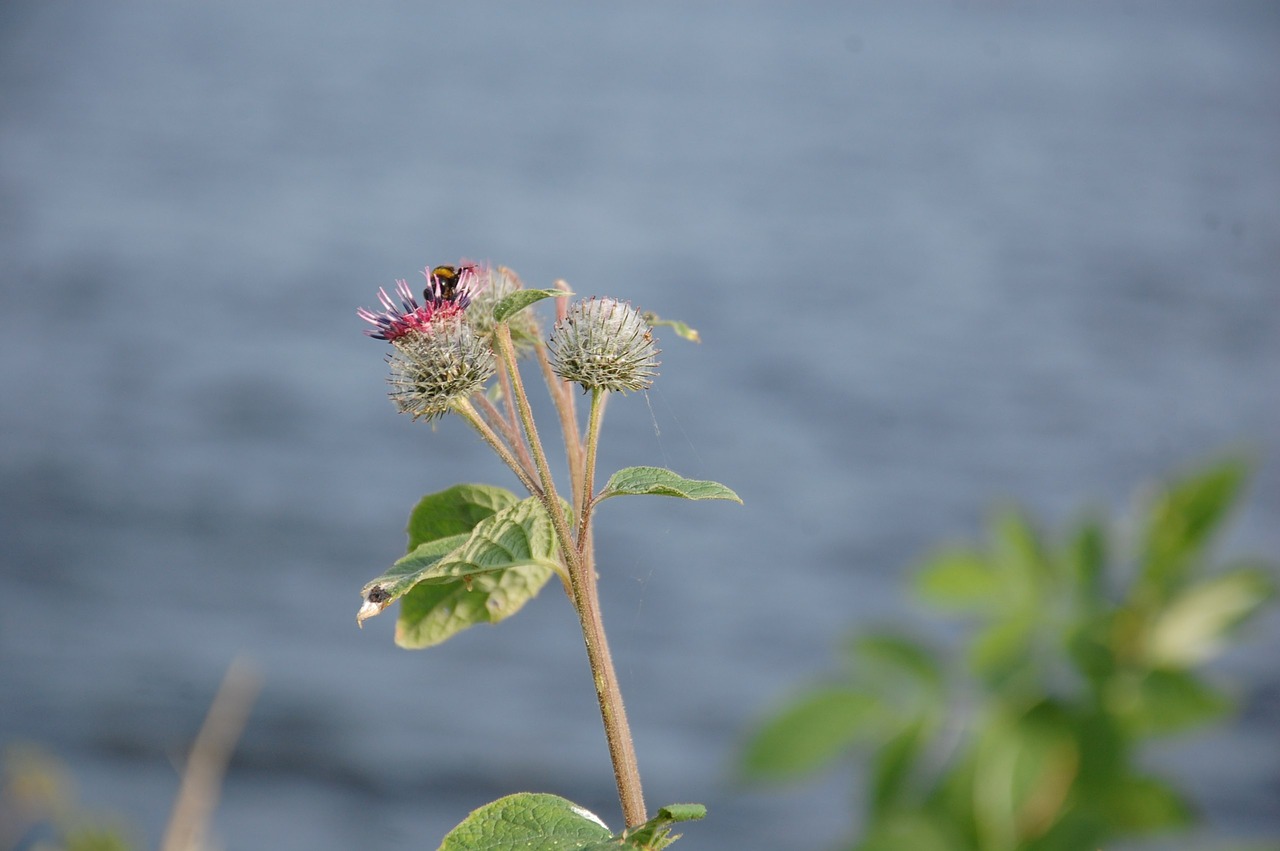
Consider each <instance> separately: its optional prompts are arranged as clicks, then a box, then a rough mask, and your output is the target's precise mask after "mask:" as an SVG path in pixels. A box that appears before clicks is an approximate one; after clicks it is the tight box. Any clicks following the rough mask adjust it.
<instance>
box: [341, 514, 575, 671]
mask: <svg viewBox="0 0 1280 851" xmlns="http://www.w3.org/2000/svg"><path fill="white" fill-rule="evenodd" d="M555 554H556V541H555V533H554V530H553V529H552V527H551V520H550V519H549V518H548V517H547V515H546V512H545V511H544V510H543V508H542V506H541V504H539V503H538V501H537V500H536V499H534V498H532V497H531V498H529V499H526V500H524V501H522V502H518V503H516V504H515V505H512V506H510V507H508V508H505V509H503V510H501V511H499V512H498V513H496V514H493V515H491V516H489V517H486V518H484V519H483V520H481V521H480V522H479V523H477V524H476V526H475V528H474V529H472V530H471V534H470V535H466V536H463V535H454V536H450V537H448V538H441V539H438V540H436V541H428V542H427V543H424V544H421V545H419V546H418V547H417V548H416V549H415V550H414V551H413V552H411V553H409V554H408V555H406V556H405V557H403V558H402V559H400V560H399V561H397V562H396V563H395V565H393V566H392V567H391V569H390V570H389V571H387V572H386V573H385V574H383V575H382V576H380V577H378V578H377V579H375V580H373V581H372V582H370V583H368V584H367V585H365V587H364V589H363V591H362V596H363V597H364V604H363V605H362V606H361V607H360V613H359V614H358V615H357V621H363V620H365V619H366V618H369V617H372V616H373V615H376V614H378V613H379V612H381V611H382V610H383V609H385V608H386V607H387V606H389V605H390V604H391V603H392V602H394V601H395V600H397V599H399V598H401V597H402V596H406V595H407V596H406V599H407V602H406V604H405V605H404V606H402V607H401V610H400V617H399V618H398V620H397V623H396V643H397V644H399V645H400V646H402V647H410V648H420V647H429V646H431V645H433V644H439V643H440V642H441V641H444V640H445V639H446V638H449V637H450V636H452V635H454V634H456V633H457V632H459V631H461V630H463V629H465V628H467V627H469V626H472V625H474V624H477V623H497V622H498V621H501V620H503V619H505V618H508V617H510V616H511V615H513V614H515V613H516V612H517V611H519V610H520V608H521V607H522V606H524V604H525V603H526V602H528V601H529V599H531V598H532V597H533V596H535V595H536V594H537V593H538V591H540V590H541V589H542V586H543V585H545V584H546V582H547V580H548V579H550V578H551V575H552V573H553V572H554V571H555V570H556V568H557V562H555V561H554V558H555ZM432 585H434V586H439V587H435V588H430V587H424V586H432ZM419 588H423V590H421V591H419V590H417V589H419ZM411 589H412V590H411Z"/></svg>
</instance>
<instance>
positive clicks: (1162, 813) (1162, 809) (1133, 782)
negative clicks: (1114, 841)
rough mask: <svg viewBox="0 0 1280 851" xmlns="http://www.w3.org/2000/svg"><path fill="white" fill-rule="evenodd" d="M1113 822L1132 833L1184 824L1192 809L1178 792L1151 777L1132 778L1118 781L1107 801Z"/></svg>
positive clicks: (1192, 818)
mask: <svg viewBox="0 0 1280 851" xmlns="http://www.w3.org/2000/svg"><path fill="white" fill-rule="evenodd" d="M1106 803H1107V811H1108V814H1109V816H1110V818H1111V820H1112V824H1113V825H1114V826H1115V827H1116V828H1117V829H1119V830H1122V831H1128V832H1132V833H1153V832H1155V831H1158V830H1168V829H1169V828H1173V827H1185V826H1187V825H1189V824H1191V823H1192V822H1193V821H1194V816H1195V814H1194V812H1193V811H1192V809H1191V806H1190V805H1189V804H1188V803H1187V801H1186V799H1185V798H1184V797H1183V796H1182V794H1181V793H1180V792H1178V791H1177V790H1176V789H1174V788H1173V787H1172V786H1170V785H1169V784H1168V783H1165V782H1164V781H1163V780H1157V779H1156V778H1154V777H1131V778H1127V779H1125V780H1124V781H1123V782H1122V783H1120V784H1118V785H1117V786H1116V787H1115V788H1114V789H1113V790H1111V793H1110V795H1109V796H1108V800H1107V802H1106Z"/></svg>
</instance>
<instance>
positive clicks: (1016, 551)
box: [991, 508, 1052, 587]
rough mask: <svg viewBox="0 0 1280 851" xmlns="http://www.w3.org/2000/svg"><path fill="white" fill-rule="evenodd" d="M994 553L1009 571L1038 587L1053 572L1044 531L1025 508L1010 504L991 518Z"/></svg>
mask: <svg viewBox="0 0 1280 851" xmlns="http://www.w3.org/2000/svg"><path fill="white" fill-rule="evenodd" d="M991 536H992V541H993V543H994V544H995V551H994V555H995V557H996V559H997V560H998V562H999V564H1000V565H1001V566H1002V567H1003V568H1004V569H1005V571H1006V572H1007V574H1008V575H1009V576H1010V577H1012V578H1016V579H1017V580H1019V581H1020V582H1023V583H1026V584H1027V585H1029V586H1032V587H1035V586H1037V585H1039V584H1040V582H1042V581H1043V580H1044V579H1045V578H1046V577H1048V576H1049V575H1050V574H1051V573H1052V563H1051V559H1050V558H1049V554H1048V553H1047V552H1046V551H1045V548H1044V543H1043V542H1042V541H1041V540H1040V533H1039V532H1038V531H1037V530H1036V528H1035V526H1033V525H1032V523H1031V519H1030V518H1029V517H1027V515H1026V514H1024V513H1023V512H1021V511H1019V510H1017V509H1013V508H1006V509H1004V510H1002V511H999V512H997V513H996V515H995V517H994V518H992V521H991Z"/></svg>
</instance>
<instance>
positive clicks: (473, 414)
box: [453, 399, 545, 501]
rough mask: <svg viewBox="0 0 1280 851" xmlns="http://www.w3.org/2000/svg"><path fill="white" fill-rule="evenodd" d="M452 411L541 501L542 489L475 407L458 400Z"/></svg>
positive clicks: (463, 400) (467, 401)
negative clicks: (478, 434) (474, 431)
mask: <svg viewBox="0 0 1280 851" xmlns="http://www.w3.org/2000/svg"><path fill="white" fill-rule="evenodd" d="M453 409H454V410H455V411H457V412H458V413H459V414H461V415H462V418H463V419H465V420H466V421H467V422H469V423H471V426H472V428H474V429H475V430H476V431H478V432H480V436H481V437H483V438H484V442H485V443H487V444H489V446H490V447H491V448H492V449H493V451H494V452H497V453H498V457H499V458H501V459H502V460H503V461H504V462H505V463H506V465H507V466H508V467H510V468H511V472H513V473H515V474H516V478H518V479H519V480H520V484H522V485H524V486H525V489H527V490H528V491H529V493H531V494H533V495H534V496H536V497H538V498H539V499H543V493H542V488H540V487H539V486H538V483H537V482H536V481H534V480H533V478H532V477H531V476H530V475H529V474H528V473H527V472H525V469H524V467H523V466H522V465H521V464H520V462H519V461H518V460H516V456H514V455H512V454H511V450H510V449H508V448H507V445H506V444H505V443H503V442H502V438H500V437H498V435H497V434H496V433H495V432H494V430H493V429H491V428H489V424H488V423H486V422H485V421H484V417H482V416H480V412H479V411H477V410H476V409H475V406H473V405H472V404H471V402H470V401H469V400H467V399H459V400H457V401H456V402H454V403H453ZM544 501H545V500H544Z"/></svg>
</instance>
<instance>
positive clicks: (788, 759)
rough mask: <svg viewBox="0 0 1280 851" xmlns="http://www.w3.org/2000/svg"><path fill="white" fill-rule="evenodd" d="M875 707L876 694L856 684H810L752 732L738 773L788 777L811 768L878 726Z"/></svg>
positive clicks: (880, 724) (879, 715)
mask: <svg viewBox="0 0 1280 851" xmlns="http://www.w3.org/2000/svg"><path fill="white" fill-rule="evenodd" d="M880 708H881V707H880V702H879V701H878V700H877V699H876V698H874V697H872V696H871V695H868V694H866V693H864V692H862V691H858V690H856V689H852V688H848V687H840V686H833V687H828V688H821V689H815V690H813V691H811V692H809V693H807V694H805V695H803V696H801V697H800V698H799V699H797V700H795V701H794V702H792V703H791V704H790V705H789V706H787V707H786V708H784V709H783V710H782V711H781V712H779V713H778V714H776V715H774V716H773V717H772V718H771V719H769V720H768V721H766V722H765V724H764V726H763V727H761V728H760V729H759V730H758V731H757V732H756V734H755V735H754V736H753V737H752V738H751V740H750V741H749V742H748V743H747V747H746V751H745V753H744V754H743V757H742V763H741V766H742V772H743V774H744V775H745V776H746V777H747V778H748V779H753V780H788V779H792V778H794V777H797V776H799V775H802V774H807V773H809V772H812V771H816V770H818V769H820V768H822V767H824V766H825V765H827V764H828V763H829V762H831V761H832V760H834V759H835V758H836V757H838V756H840V754H841V753H843V752H844V751H845V750H846V749H847V748H849V747H850V746H852V745H853V744H855V743H857V742H859V741H864V740H867V739H869V738H874V737H875V736H876V735H877V734H878V733H879V731H881V730H883V729H884V718H883V715H882V713H881V712H880Z"/></svg>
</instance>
